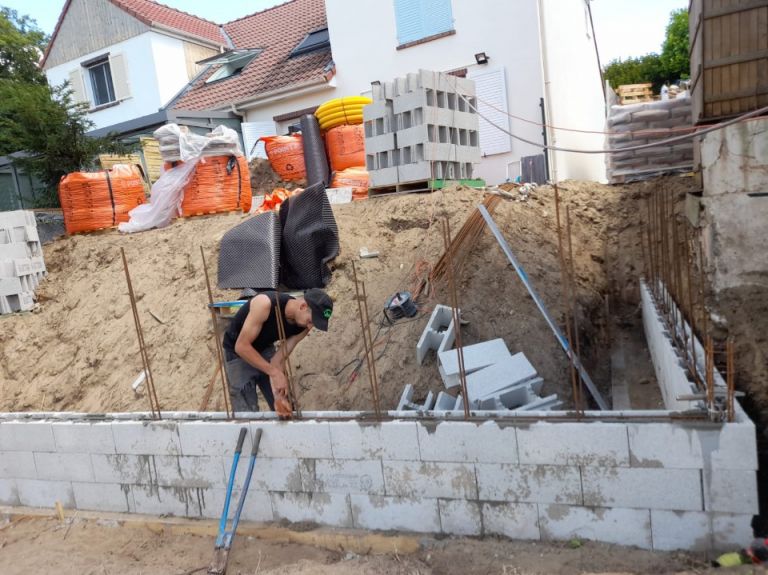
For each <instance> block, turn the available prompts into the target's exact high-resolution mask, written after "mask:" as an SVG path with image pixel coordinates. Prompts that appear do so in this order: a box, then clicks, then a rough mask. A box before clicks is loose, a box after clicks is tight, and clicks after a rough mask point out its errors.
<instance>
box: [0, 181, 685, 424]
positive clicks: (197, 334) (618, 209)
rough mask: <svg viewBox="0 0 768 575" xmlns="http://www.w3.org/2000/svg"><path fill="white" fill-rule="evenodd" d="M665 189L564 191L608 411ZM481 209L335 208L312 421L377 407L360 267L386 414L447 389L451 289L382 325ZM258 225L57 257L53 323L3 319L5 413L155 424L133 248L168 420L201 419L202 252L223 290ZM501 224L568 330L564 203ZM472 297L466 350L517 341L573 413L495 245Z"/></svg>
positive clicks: (96, 243)
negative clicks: (226, 267) (241, 246)
mask: <svg viewBox="0 0 768 575" xmlns="http://www.w3.org/2000/svg"><path fill="white" fill-rule="evenodd" d="M675 182H676V184H675V185H677V186H679V187H680V188H681V189H687V187H689V186H690V182H689V179H688V178H678V179H676V180H675ZM652 187H653V184H642V183H641V184H633V185H629V186H615V187H609V186H602V185H600V184H595V183H590V182H567V183H566V184H565V185H564V186H562V188H561V196H562V198H563V199H564V201H565V203H566V204H568V205H570V206H571V219H572V227H573V252H574V268H575V274H576V278H577V284H578V300H579V326H580V337H581V340H580V341H581V348H582V355H583V356H584V358H585V363H586V364H587V365H588V366H589V368H590V371H591V373H592V376H593V379H595V380H596V382H597V383H598V385H599V386H600V388H601V389H602V391H603V393H604V394H605V395H606V396H608V395H609V393H610V385H611V369H610V353H609V351H610V348H611V345H610V341H611V339H612V338H615V337H616V333H617V330H619V331H620V330H622V329H630V330H634V331H636V330H637V329H639V327H638V326H639V324H638V323H637V321H636V320H637V318H638V317H639V314H638V310H637V301H638V292H637V276H638V274H639V272H640V270H641V268H642V255H641V251H640V235H639V232H638V230H639V225H638V219H637V213H638V209H639V205H641V204H642V205H644V201H643V198H644V197H645V195H646V194H647V193H648V192H649V190H651V189H652ZM481 198H482V194H481V192H478V191H474V190H468V189H454V190H450V191H447V192H439V193H434V194H430V195H420V194H419V195H406V196H398V197H388V198H382V199H372V200H368V201H363V202H354V203H352V204H346V205H339V206H335V208H334V213H335V215H336V218H337V222H338V225H339V230H340V234H341V245H342V254H341V256H340V257H339V258H338V259H337V261H336V262H335V271H334V275H333V280H332V282H331V284H330V285H329V286H328V291H329V293H330V294H331V295H332V297H333V298H334V299H335V301H336V308H335V312H334V317H333V320H332V321H331V330H330V331H329V332H328V333H321V332H313V333H312V334H310V336H309V337H308V338H307V340H306V341H305V342H303V343H302V344H301V345H300V346H299V347H298V349H297V351H296V352H295V356H294V358H293V359H294V371H295V373H296V377H297V382H298V386H299V389H300V397H301V400H302V408H304V409H370V408H371V406H372V405H371V392H370V387H369V384H368V377H367V373H366V370H365V366H364V365H362V364H363V363H364V362H361V361H359V358H360V357H362V355H361V344H360V323H359V318H358V314H357V304H356V303H355V301H354V299H353V298H354V284H353V282H352V266H351V262H352V261H353V260H354V261H355V264H356V266H357V272H358V276H359V279H361V280H363V281H365V284H366V289H367V294H368V301H369V309H370V314H371V319H372V321H373V326H372V327H373V331H374V332H375V333H377V337H376V339H377V347H376V349H377V353H378V358H379V359H378V361H377V370H378V374H379V378H380V380H381V397H382V401H383V406H384V407H388V408H392V407H394V406H395V405H396V404H397V400H398V398H399V396H400V394H401V392H402V388H403V386H404V385H405V383H413V384H414V385H415V387H416V389H417V396H423V395H426V393H427V391H428V390H430V389H431V390H433V391H435V392H436V391H438V390H439V389H440V388H441V385H440V379H439V375H438V373H437V368H436V364H435V358H434V357H429V358H428V359H427V361H426V362H425V365H423V366H418V365H417V364H416V360H415V352H414V350H415V344H416V341H417V340H418V337H419V335H420V333H421V331H422V330H423V327H424V324H425V323H426V320H427V317H428V314H429V313H430V312H431V310H432V307H433V306H434V304H436V303H447V302H448V297H447V293H446V289H445V286H443V285H437V286H434V287H435V292H434V294H432V295H430V296H428V297H424V298H422V299H421V300H420V304H421V307H420V315H419V316H418V317H417V318H416V319H415V320H414V321H410V322H399V323H397V324H395V326H393V327H389V326H388V325H386V324H385V323H384V322H383V314H382V313H381V311H380V310H381V309H382V308H383V306H384V303H385V301H386V299H387V298H388V297H389V296H390V295H392V294H393V293H395V292H396V291H398V290H403V289H410V288H412V286H414V285H416V283H417V280H418V277H419V274H420V273H421V274H423V273H426V271H428V269H429V265H431V264H434V262H435V261H436V260H437V259H438V257H439V255H440V254H441V253H442V251H443V245H442V238H441V233H440V226H439V220H440V218H441V216H442V214H448V215H449V216H450V222H451V228H452V230H453V231H454V233H455V232H456V231H457V230H458V229H459V228H460V226H461V224H462V223H463V222H464V220H465V219H466V217H467V216H468V214H469V213H470V212H471V210H472V209H473V208H474V206H475V205H476V204H477V203H479V201H480V200H481ZM245 217H247V216H244V215H241V214H223V215H216V216H203V217H197V218H189V219H183V220H177V221H176V222H174V223H173V224H172V225H171V226H169V227H167V228H165V229H162V230H152V231H149V232H143V233H140V234H136V235H129V236H124V235H120V234H119V233H118V232H116V231H106V232H101V233H94V234H89V235H80V236H73V237H67V238H62V239H59V240H57V241H54V242H52V243H50V244H48V245H46V246H45V258H46V264H47V266H48V269H49V277H48V279H47V280H46V281H44V282H43V283H42V284H41V286H40V287H39V288H38V298H39V302H40V305H39V308H38V309H37V310H35V312H33V313H26V314H15V315H12V316H4V317H2V318H0V328H1V329H0V410H2V411H6V410H11V411H32V410H75V411H87V412H101V411H118V410H121V411H122V410H145V409H146V408H147V399H146V397H144V396H143V395H136V394H134V393H133V391H132V390H131V388H130V383H131V382H132V381H133V380H134V379H135V377H136V376H137V375H138V374H139V372H140V370H141V360H140V357H139V353H138V344H137V340H136V334H135V330H134V325H133V317H132V313H131V312H130V303H129V299H128V293H127V287H126V281H125V276H124V271H123V265H122V260H121V256H120V248H121V247H122V248H124V249H125V252H126V255H127V258H128V261H129V265H130V270H131V276H132V280H133V284H134V289H135V291H136V293H137V296H138V300H139V301H138V307H139V313H140V317H141V322H142V325H143V328H144V334H145V340H146V342H147V345H148V346H149V348H150V350H151V351H150V358H151V362H152V370H153V373H154V379H155V382H156V385H157V390H158V395H159V399H160V404H161V406H162V407H163V409H192V410H196V409H199V407H200V403H201V399H202V397H203V395H204V392H205V389H206V387H207V386H208V385H209V382H210V381H211V378H212V376H213V375H214V373H215V350H214V345H213V330H212V326H211V322H210V316H209V315H208V312H207V309H206V304H207V293H206V288H205V279H204V274H203V269H202V262H201V258H200V246H202V247H203V249H204V251H205V253H206V258H207V260H208V267H209V272H210V273H211V277H212V278H213V279H214V281H215V277H216V267H217V266H216V264H217V261H216V260H217V251H218V244H219V241H220V240H221V238H222V236H223V235H224V233H225V232H226V231H227V230H228V229H230V228H232V227H233V226H235V225H237V224H238V223H240V222H242V221H243V219H244V218H245ZM494 217H495V219H496V221H497V223H498V225H499V227H500V228H501V230H502V231H503V233H504V235H505V236H506V238H507V240H508V241H509V243H510V245H511V247H512V249H513V250H514V251H515V253H516V254H517V257H518V259H519V260H520V261H521V263H522V264H523V266H524V267H525V269H526V271H527V272H528V275H529V276H530V277H531V279H532V281H533V283H534V285H535V286H536V288H537V290H538V291H539V293H540V294H541V296H542V297H543V299H544V301H545V302H546V304H547V306H548V307H549V308H550V310H551V312H552V314H553V315H554V316H555V317H556V318H558V319H559V320H562V317H563V313H562V312H563V303H562V297H561V293H560V286H561V284H562V282H561V273H560V266H559V263H558V257H557V238H556V234H555V210H554V194H553V191H552V189H551V188H548V187H543V188H539V189H538V190H537V191H536V192H534V193H533V195H532V196H531V197H530V198H529V199H528V200H527V201H525V202H523V201H513V200H504V201H502V202H501V203H500V204H499V205H498V207H497V208H496V212H495V216H494ZM563 217H564V216H563ZM361 247H367V248H368V249H369V250H378V251H379V252H380V257H379V258H376V259H365V260H361V259H360V258H359V257H358V254H359V250H360V248H361ZM459 283H460V288H461V290H460V305H461V307H462V309H463V310H464V315H465V318H466V319H467V320H469V324H468V325H467V326H465V327H464V328H463V331H462V333H463V334H464V335H463V337H464V342H465V344H469V343H474V342H478V341H483V340H486V339H490V338H494V337H502V338H504V339H505V341H506V342H507V345H508V346H509V348H510V350H512V351H513V352H515V351H523V352H525V354H526V355H527V356H528V358H529V359H530V360H531V362H532V363H533V365H534V366H535V367H536V369H537V370H538V371H539V373H540V374H541V375H542V376H543V377H544V381H545V386H544V390H543V391H544V393H547V394H548V393H558V394H559V395H560V396H561V398H563V399H564V400H566V402H567V401H569V400H570V395H571V392H570V383H569V379H568V364H567V362H566V360H565V356H564V354H563V352H562V350H561V349H560V348H559V346H558V344H557V342H556V341H555V339H554V337H553V335H552V334H551V332H550V331H549V328H548V327H547V325H546V323H545V322H544V320H543V318H542V317H541V315H540V314H539V312H538V310H537V309H536V307H535V305H534V303H533V301H532V300H531V298H530V297H529V296H528V295H527V293H526V291H525V290H524V288H523V287H522V284H521V282H520V281H519V279H518V278H517V276H516V275H515V273H514V270H513V269H512V267H511V266H510V265H509V264H508V262H507V260H506V258H505V256H504V254H503V253H502V252H501V250H500V249H499V247H498V245H497V244H496V242H495V240H494V239H493V237H492V236H491V234H490V233H489V232H487V231H486V232H485V233H484V235H483V236H482V238H481V240H480V241H479V242H478V243H477V245H476V246H475V248H474V250H473V252H472V256H471V257H470V258H469V259H468V262H467V264H466V266H465V269H464V271H463V273H462V275H461V280H460V282H459ZM237 294H238V292H237V291H232V290H218V289H215V293H214V297H215V298H216V299H232V298H234V297H236V296H237ZM619 305H621V306H625V307H623V308H622V309H621V313H618V311H616V310H618V309H619V307H618V306H619ZM606 310H607V311H606ZM150 312H151V313H150ZM627 318H629V320H632V321H628V319H627ZM380 326H381V327H380ZM627 326H629V327H627ZM646 363H647V361H646ZM358 365H361V367H360V368H359V369H356V367H357V366H358ZM640 371H642V366H641V369H640ZM632 377H634V376H632ZM641 379H642V378H641ZM654 387H655V386H653V385H650V386H648V385H646V386H645V388H646V389H648V392H647V393H650V394H652V393H654V391H653V389H654ZM217 393H218V387H217ZM640 393H641V395H643V394H644V392H640ZM642 399H643V398H642V397H641V398H640V399H639V400H638V401H641V402H642ZM651 401H652V400H651ZM217 403H218V405H219V406H220V405H221V402H220V397H218V395H214V399H213V400H212V401H211V403H210V405H209V409H214V408H216V407H217Z"/></svg>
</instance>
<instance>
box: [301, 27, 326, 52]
mask: <svg viewBox="0 0 768 575" xmlns="http://www.w3.org/2000/svg"><path fill="white" fill-rule="evenodd" d="M330 46H331V39H330V37H329V36H328V28H322V29H320V30H315V31H314V32H310V33H309V34H307V35H306V36H305V37H304V39H303V40H302V41H301V42H299V45H298V46H296V47H295V48H294V49H293V52H291V56H300V55H302V54H309V53H310V52H315V51H317V50H323V49H325V48H330Z"/></svg>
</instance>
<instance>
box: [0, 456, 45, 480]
mask: <svg viewBox="0 0 768 575" xmlns="http://www.w3.org/2000/svg"><path fill="white" fill-rule="evenodd" d="M14 477H21V478H22V479H37V471H36V469H35V458H34V456H33V455H32V452H31V451H0V479H12V478H14Z"/></svg>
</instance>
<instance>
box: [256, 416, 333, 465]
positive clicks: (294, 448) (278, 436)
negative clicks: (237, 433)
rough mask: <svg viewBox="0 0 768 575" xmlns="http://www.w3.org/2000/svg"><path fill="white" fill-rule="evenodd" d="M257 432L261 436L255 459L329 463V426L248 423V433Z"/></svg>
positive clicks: (300, 423)
mask: <svg viewBox="0 0 768 575" xmlns="http://www.w3.org/2000/svg"><path fill="white" fill-rule="evenodd" d="M258 428H261V429H263V430H264V434H263V435H262V437H261V443H260V444H259V455H261V456H264V457H275V458H286V457H289V458H290V457H297V458H312V457H316V458H320V459H330V458H331V457H332V455H331V434H330V424H329V423H327V422H321V421H291V422H274V423H256V422H253V423H251V433H252V434H253V433H255V431H256V429H258Z"/></svg>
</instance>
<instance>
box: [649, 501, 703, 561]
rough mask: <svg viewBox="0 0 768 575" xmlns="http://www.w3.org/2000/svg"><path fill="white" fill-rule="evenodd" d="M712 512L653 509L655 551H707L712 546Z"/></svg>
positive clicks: (652, 521)
mask: <svg viewBox="0 0 768 575" xmlns="http://www.w3.org/2000/svg"><path fill="white" fill-rule="evenodd" d="M710 524H711V518H710V514H708V513H705V512H703V511H664V510H662V509H651V530H652V532H653V549H654V550H655V551H675V550H677V549H686V550H690V551H707V550H709V549H710V548H711V547H712V533H711V532H710Z"/></svg>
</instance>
